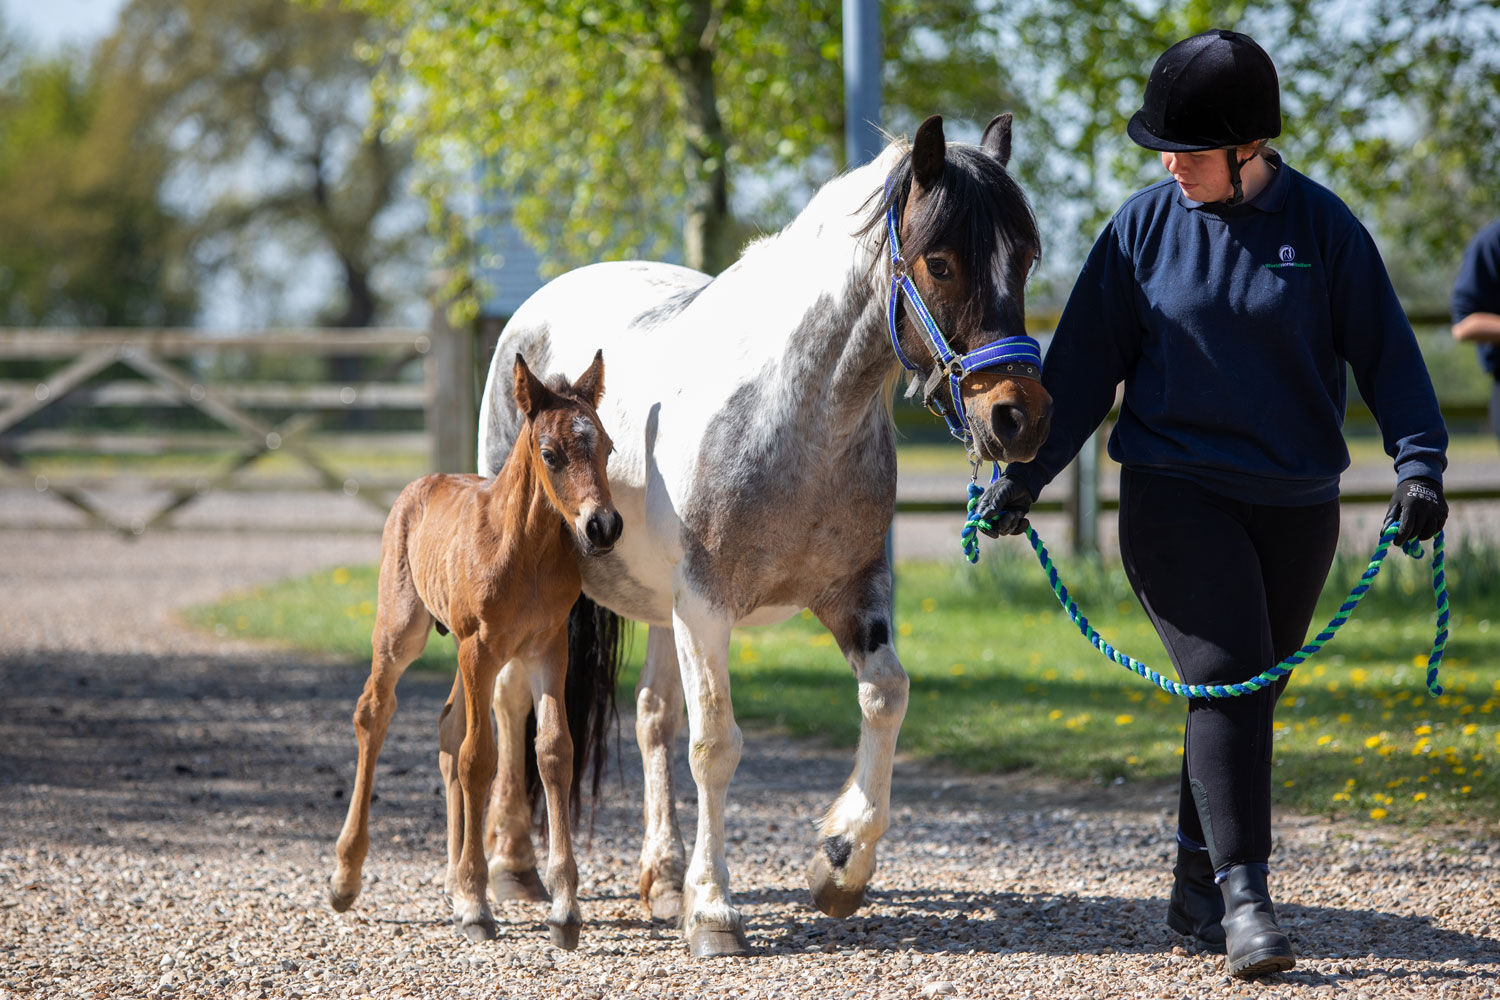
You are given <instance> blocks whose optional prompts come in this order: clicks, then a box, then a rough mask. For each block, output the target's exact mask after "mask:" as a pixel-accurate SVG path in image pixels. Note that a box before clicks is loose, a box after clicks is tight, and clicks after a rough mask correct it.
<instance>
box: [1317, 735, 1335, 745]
mask: <svg viewBox="0 0 1500 1000" xmlns="http://www.w3.org/2000/svg"><path fill="white" fill-rule="evenodd" d="M1332 742H1333V737H1332V736H1329V735H1328V734H1327V733H1324V734H1323V735H1322V736H1319V737H1318V746H1320V747H1326V746H1327V745H1328V744H1330V743H1332Z"/></svg>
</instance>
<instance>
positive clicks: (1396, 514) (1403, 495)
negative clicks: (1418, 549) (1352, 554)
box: [1384, 476, 1448, 546]
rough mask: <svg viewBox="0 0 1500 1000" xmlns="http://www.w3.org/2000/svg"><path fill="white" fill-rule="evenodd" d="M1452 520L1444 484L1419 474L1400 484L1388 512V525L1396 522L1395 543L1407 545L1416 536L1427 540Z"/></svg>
mask: <svg viewBox="0 0 1500 1000" xmlns="http://www.w3.org/2000/svg"><path fill="white" fill-rule="evenodd" d="M1446 520H1448V501H1446V500H1444V499H1443V484H1442V483H1439V482H1436V481H1434V480H1431V479H1426V478H1423V477H1421V476H1417V477H1415V478H1412V479H1403V480H1402V481H1401V482H1399V483H1397V484H1396V493H1395V495H1394V496H1392V497H1391V505H1390V507H1388V508H1387V509H1386V512H1385V525H1384V527H1386V528H1389V527H1390V526H1391V525H1393V524H1394V525H1396V526H1397V530H1396V537H1395V538H1392V539H1391V544H1392V545H1395V546H1401V545H1405V544H1406V543H1407V542H1409V541H1411V540H1412V539H1413V538H1415V539H1417V540H1419V541H1426V540H1427V539H1429V538H1431V537H1432V536H1433V535H1435V534H1437V533H1438V531H1439V530H1440V529H1441V528H1442V527H1443V522H1444V521H1446Z"/></svg>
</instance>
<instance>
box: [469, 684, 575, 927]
mask: <svg viewBox="0 0 1500 1000" xmlns="http://www.w3.org/2000/svg"><path fill="white" fill-rule="evenodd" d="M565 656H566V654H565ZM530 669H531V668H530V667H529V665H528V664H526V663H524V662H522V661H521V660H511V662H510V663H507V664H506V665H505V666H504V667H502V668H501V670H500V676H499V678H497V679H496V681H495V695H494V700H493V705H494V709H495V725H496V728H495V734H496V740H495V742H496V745H497V748H498V750H499V753H500V760H499V766H498V767H497V768H496V771H495V784H494V787H493V788H491V789H490V800H489V805H488V807H487V812H486V815H485V821H484V830H485V833H484V845H485V856H486V857H488V858H489V877H490V892H492V893H493V894H494V896H495V898H496V899H523V900H529V901H532V902H543V901H545V900H546V899H547V890H546V889H545V888H543V887H542V880H541V879H540V878H539V877H538V876H537V873H536V849H535V848H534V847H533V846H532V843H531V798H530V795H529V794H528V791H527V788H526V739H527V734H526V717H527V716H528V715H529V714H530V712H531V704H532V694H531V685H530V683H529V681H528V678H527V673H528V672H529V670H530Z"/></svg>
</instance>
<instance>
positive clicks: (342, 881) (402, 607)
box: [328, 564, 432, 913]
mask: <svg viewBox="0 0 1500 1000" xmlns="http://www.w3.org/2000/svg"><path fill="white" fill-rule="evenodd" d="M431 628H432V616H431V615H429V614H428V613H427V609H426V608H425V607H424V606H423V605H422V602H421V600H420V599H419V598H418V597H417V593H416V589H415V588H414V587H412V585H411V580H410V578H409V577H408V576H407V575H406V574H405V572H404V569H403V568H402V567H399V566H396V565H394V564H391V565H385V566H382V567H381V573H380V604H379V607H378V609H377V611H376V614H375V630H374V633H373V635H372V637H371V641H372V645H373V646H374V654H373V656H372V657H371V659H370V676H369V678H367V679H366V680H365V689H364V693H362V694H361V695H360V696H359V703H358V705H356V706H355V709H354V736H355V739H356V740H357V741H358V743H359V763H358V764H357V765H356V768H355V772H354V790H353V791H352V792H351V793H350V795H349V813H348V815H347V816H346V817H345V818H344V828H343V830H342V832H340V833H339V839H338V842H337V844H335V845H334V858H335V868H334V872H333V877H332V878H331V879H330V880H329V886H328V902H329V904H330V905H331V906H332V907H333V908H334V909H335V910H338V911H339V912H341V913H342V912H343V911H344V910H347V909H348V908H349V907H350V906H351V905H353V903H354V898H355V897H356V896H358V895H359V889H360V871H361V869H362V868H363V867H364V863H365V856H366V854H368V853H369V849H370V792H371V789H372V787H373V784H374V781H375V761H376V759H377V758H378V757H379V756H380V748H381V746H382V744H384V743H385V734H386V730H387V729H388V728H389V726H390V723H391V716H392V715H393V714H394V713H395V711H396V682H397V681H398V680H400V679H401V675H402V674H403V673H404V672H405V671H406V668H407V667H408V666H410V665H411V662H412V661H413V660H415V659H416V658H417V657H418V656H420V655H422V650H423V648H424V647H426V645H427V634H428V630H429V629H431Z"/></svg>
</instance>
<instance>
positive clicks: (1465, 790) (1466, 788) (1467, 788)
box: [1459, 785, 1474, 795]
mask: <svg viewBox="0 0 1500 1000" xmlns="http://www.w3.org/2000/svg"><path fill="white" fill-rule="evenodd" d="M1473 790H1474V786H1473V785H1465V786H1464V787H1462V788H1460V789H1459V791H1460V792H1461V793H1463V794H1464V795H1468V794H1469V793H1470V792H1472V791H1473Z"/></svg>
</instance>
